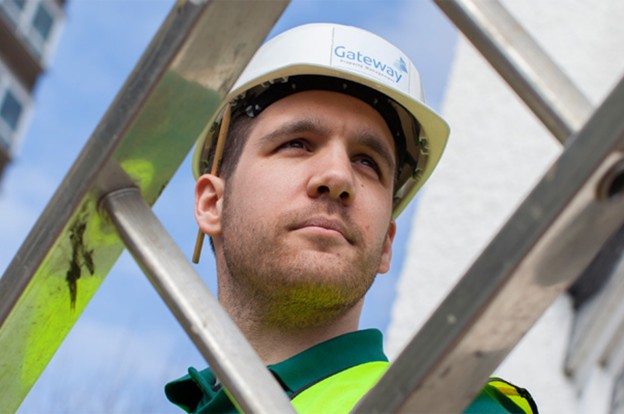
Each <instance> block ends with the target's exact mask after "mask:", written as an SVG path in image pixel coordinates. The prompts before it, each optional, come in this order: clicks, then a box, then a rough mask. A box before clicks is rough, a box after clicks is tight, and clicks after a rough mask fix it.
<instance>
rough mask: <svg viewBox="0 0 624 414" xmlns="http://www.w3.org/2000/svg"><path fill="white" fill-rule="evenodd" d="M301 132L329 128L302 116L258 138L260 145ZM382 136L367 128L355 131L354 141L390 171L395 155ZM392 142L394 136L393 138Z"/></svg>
mask: <svg viewBox="0 0 624 414" xmlns="http://www.w3.org/2000/svg"><path fill="white" fill-rule="evenodd" d="M302 132H312V133H315V134H319V135H330V134H331V129H330V128H328V127H326V126H325V125H323V122H322V121H321V120H319V119H316V118H304V119H299V120H297V121H294V122H287V123H285V124H284V125H282V126H280V127H279V128H277V129H276V130H274V131H272V132H269V133H268V134H266V135H264V136H262V137H261V138H260V140H259V143H260V145H265V144H267V143H270V142H271V141H273V140H274V139H277V138H279V137H283V136H285V135H294V134H298V133H302ZM382 141H383V138H381V137H378V136H377V135H376V134H373V133H371V132H369V131H367V130H362V131H359V132H357V133H356V141H355V142H356V143H357V144H358V145H362V146H365V147H368V148H370V149H371V150H372V151H374V152H375V153H377V154H378V155H379V156H380V157H381V158H382V160H383V162H384V163H386V165H387V166H388V167H389V169H390V171H394V170H396V162H395V157H394V154H393V153H392V151H391V150H390V148H388V145H384V143H383V142H382ZM393 142H394V138H393Z"/></svg>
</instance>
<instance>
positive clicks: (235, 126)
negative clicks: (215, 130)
mask: <svg viewBox="0 0 624 414" xmlns="http://www.w3.org/2000/svg"><path fill="white" fill-rule="evenodd" d="M254 120H255V118H250V117H248V116H247V115H245V114H244V113H238V114H236V115H234V116H233V117H232V121H231V122H230V127H229V129H228V132H227V138H226V140H225V146H224V148H223V155H222V157H221V160H220V162H219V165H218V166H217V175H218V176H219V177H221V178H223V179H224V180H226V179H228V178H229V177H231V176H232V174H233V173H234V171H235V170H236V166H237V165H238V160H239V159H240V157H241V155H242V153H243V148H244V147H245V144H246V143H247V138H248V137H249V130H250V129H251V126H252V125H253V123H254ZM214 156H215V146H214V145H213V147H212V149H211V150H210V154H209V158H208V161H209V162H208V165H212V163H213V162H214ZM207 171H209V170H208V169H207Z"/></svg>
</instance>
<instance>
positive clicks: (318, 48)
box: [193, 23, 449, 217]
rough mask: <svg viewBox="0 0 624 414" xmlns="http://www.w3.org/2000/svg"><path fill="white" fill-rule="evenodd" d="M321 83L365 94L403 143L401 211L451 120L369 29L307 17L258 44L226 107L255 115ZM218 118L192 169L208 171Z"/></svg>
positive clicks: (397, 199) (427, 171)
mask: <svg viewBox="0 0 624 414" xmlns="http://www.w3.org/2000/svg"><path fill="white" fill-rule="evenodd" d="M316 89H322V90H333V91H339V92H343V93H346V94H350V95H353V96H355V97H357V98H360V99H362V100H364V101H365V102H367V103H369V104H370V105H371V106H373V107H374V108H375V109H377V110H378V111H379V112H380V114H381V115H382V116H383V117H384V119H385V120H386V122H387V123H388V126H389V128H390V131H391V132H392V134H393V135H394V137H395V142H397V148H398V158H399V161H398V162H397V164H398V166H399V175H398V180H397V185H396V191H395V195H394V201H393V216H394V217H396V216H398V215H399V213H400V212H401V211H402V210H403V209H404V208H405V207H406V206H407V204H408V203H409V202H410V200H411V199H412V198H413V197H414V195H415V194H416V192H417V191H418V189H419V188H420V187H421V186H422V185H423V183H424V182H425V181H426V180H427V178H429V176H430V175H431V173H432V171H433V169H434V168H435V166H436V164H437V163H438V161H439V160H440V157H441V156H442V151H443V150H444V147H445V145H446V141H447V139H448V135H449V127H448V125H447V124H446V122H445V121H444V120H443V119H442V118H440V116H438V115H437V114H436V113H435V112H434V111H433V110H431V109H430V108H429V107H427V105H425V103H424V98H423V93H422V89H421V83H420V76H419V74H418V71H417V70H416V68H415V67H414V66H413V64H412V62H411V61H410V60H409V58H408V57H407V56H405V55H404V54H403V53H402V52H401V51H400V50H399V49H397V48H396V47H395V46H393V45H392V44H390V43H388V42H387V41H385V40H384V39H382V38H380V37H379V36H376V35H374V34H372V33H370V32H367V31H365V30H362V29H358V28H355V27H350V26H342V25H337V24H325V23H317V24H307V25H303V26H299V27H297V28H294V29H291V30H288V31H286V32H284V33H282V34H280V35H278V36H276V37H274V38H273V39H271V40H270V41H268V42H267V43H265V44H264V45H263V46H262V47H260V49H258V51H257V52H256V54H255V55H254V57H253V58H252V60H251V62H250V63H249V65H248V66H247V68H246V69H245V71H244V72H243V73H242V74H241V76H240V78H239V79H238V81H237V82H236V84H235V85H234V87H233V88H232V90H231V91H230V93H229V94H228V96H227V97H226V99H225V101H224V103H223V107H225V105H226V104H228V103H229V104H231V105H232V111H233V112H232V114H233V115H232V117H235V116H236V114H237V113H239V114H247V115H248V116H252V117H253V116H255V115H257V114H258V113H259V112H261V111H262V110H263V109H264V108H266V107H267V106H268V105H270V104H271V103H273V102H275V101H276V100H278V99H281V98H283V97H285V96H287V95H289V94H292V93H296V92H299V91H303V90H316ZM388 98H389V99H388ZM223 107H222V108H221V109H220V110H219V111H217V114H219V113H221V112H222V109H223ZM219 123H220V116H219V115H216V116H215V119H213V120H212V121H211V122H210V124H209V126H210V131H209V132H208V133H205V134H202V137H203V138H202V139H200V140H199V141H198V143H197V146H196V148H195V153H194V155H193V172H194V174H195V177H199V175H200V174H202V173H203V172H204V166H205V165H206V162H207V160H208V159H209V154H210V151H211V150H212V149H213V146H214V145H215V141H216V139H217V138H216V137H217V132H218V130H219V128H218V124H219ZM217 162H218V161H217Z"/></svg>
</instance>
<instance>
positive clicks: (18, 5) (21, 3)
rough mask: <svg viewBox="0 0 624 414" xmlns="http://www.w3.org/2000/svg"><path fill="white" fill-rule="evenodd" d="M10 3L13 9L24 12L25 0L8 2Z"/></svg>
mask: <svg viewBox="0 0 624 414" xmlns="http://www.w3.org/2000/svg"><path fill="white" fill-rule="evenodd" d="M9 1H10V2H11V3H13V4H14V5H15V7H16V8H17V9H19V10H24V4H25V3H26V0H9Z"/></svg>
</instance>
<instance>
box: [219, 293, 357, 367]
mask: <svg viewBox="0 0 624 414" xmlns="http://www.w3.org/2000/svg"><path fill="white" fill-rule="evenodd" d="M224 290H226V291H227V290H228V289H227V288H225V289H223V286H220V292H219V301H220V302H221V304H222V305H223V307H224V308H225V310H226V311H227V312H228V313H229V314H230V316H231V317H232V319H233V320H234V322H235V323H236V324H237V325H238V327H239V328H240V330H241V331H242V332H243V334H244V335H245V337H246V338H247V340H248V341H249V342H250V344H251V345H252V347H253V348H254V349H255V350H256V352H257V353H258V355H259V356H260V358H261V359H262V361H263V362H264V364H265V365H271V364H275V363H278V362H281V361H284V360H286V359H288V358H290V357H292V356H294V355H296V354H298V353H300V352H302V351H305V350H306V349H308V348H310V347H312V346H314V345H316V344H319V343H321V342H324V341H327V340H329V339H332V338H335V337H337V336H340V335H343V334H346V333H349V332H353V331H356V330H357V329H358V324H359V317H360V313H361V310H362V304H363V300H361V301H360V302H358V303H357V304H355V305H354V306H352V307H350V308H348V309H346V310H344V311H342V312H341V313H339V314H337V315H327V318H326V319H323V318H318V319H316V320H315V321H314V322H313V323H307V324H306V319H303V318H302V320H301V321H299V322H297V321H296V319H293V320H292V321H286V322H284V321H280V320H275V319H274V318H272V317H271V316H270V315H271V312H270V311H267V309H266V307H265V306H262V305H261V304H258V303H250V300H249V298H248V297H247V296H246V295H244V294H242V292H241V291H240V290H236V293H235V294H231V292H230V294H228V293H226V292H224ZM293 313H297V312H293ZM299 313H300V312H299ZM308 319H309V318H308Z"/></svg>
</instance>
